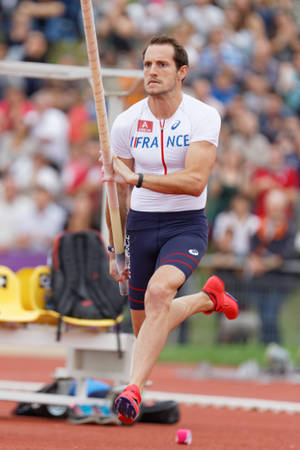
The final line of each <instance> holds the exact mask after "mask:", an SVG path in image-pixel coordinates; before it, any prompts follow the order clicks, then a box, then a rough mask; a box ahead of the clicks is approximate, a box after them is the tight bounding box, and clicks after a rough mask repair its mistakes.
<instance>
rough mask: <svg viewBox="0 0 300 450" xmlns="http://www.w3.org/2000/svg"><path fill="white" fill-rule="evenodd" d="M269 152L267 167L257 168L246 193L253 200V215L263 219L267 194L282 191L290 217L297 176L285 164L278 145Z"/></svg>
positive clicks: (295, 198)
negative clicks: (275, 190)
mask: <svg viewBox="0 0 300 450" xmlns="http://www.w3.org/2000/svg"><path fill="white" fill-rule="evenodd" d="M270 150H271V151H270V154H269V160H268V163H267V165H266V166H264V167H258V168H257V169H256V170H255V171H254V173H253V177H252V179H251V181H250V185H249V186H248V189H247V191H248V193H249V195H251V196H252V198H253V199H254V212H255V214H257V215H259V216H261V217H264V216H265V214H266V211H265V208H264V204H265V198H266V196H267V194H268V192H269V191H271V190H273V189H281V190H283V191H284V192H285V195H286V198H287V201H288V205H289V216H290V217H291V214H292V213H293V212H294V206H295V203H296V201H297V200H298V195H299V176H298V173H297V171H296V169H294V168H293V167H291V166H289V165H287V164H286V162H285V157H284V154H283V152H282V150H281V148H280V147H279V145H278V144H273V145H272V146H271V147H270Z"/></svg>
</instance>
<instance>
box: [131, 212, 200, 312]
mask: <svg viewBox="0 0 300 450" xmlns="http://www.w3.org/2000/svg"><path fill="white" fill-rule="evenodd" d="M207 242H208V223H207V219H206V215H205V212H204V210H203V209H201V210H193V211H179V212H144V211H134V210H132V209H131V210H130V211H129V214H128V218H127V225H126V252H127V256H128V258H129V259H128V262H129V269H130V277H129V295H128V296H129V302H130V307H131V309H137V310H143V309H144V296H145V291H146V289H147V285H148V282H149V280H150V278H151V276H152V275H153V273H154V272H155V270H156V269H157V268H158V267H160V266H163V265H164V264H171V265H172V266H176V267H178V269H180V270H181V271H182V272H183V273H184V275H185V278H186V280H187V278H188V277H189V276H190V275H191V274H192V273H193V271H194V270H195V269H196V268H197V266H198V264H199V261H200V259H201V258H202V256H203V255H204V253H205V251H206V248H207Z"/></svg>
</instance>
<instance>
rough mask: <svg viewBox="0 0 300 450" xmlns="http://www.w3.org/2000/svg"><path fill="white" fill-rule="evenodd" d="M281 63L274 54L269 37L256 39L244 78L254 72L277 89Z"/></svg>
mask: <svg viewBox="0 0 300 450" xmlns="http://www.w3.org/2000/svg"><path fill="white" fill-rule="evenodd" d="M278 71H279V63H278V61H277V60H276V59H275V58H274V57H273V56H272V47H271V44H270V42H269V41H268V40H267V39H260V40H257V41H255V45H254V48H253V54H252V58H249V60H248V61H247V64H246V66H245V71H244V77H243V78H244V80H245V81H247V79H248V77H249V76H250V75H251V74H253V75H257V76H260V77H262V78H263V79H265V81H266V82H267V83H268V84H269V86H270V88H272V89H275V87H276V83H277V79H278Z"/></svg>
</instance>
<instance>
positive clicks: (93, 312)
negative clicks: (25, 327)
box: [47, 230, 126, 330]
mask: <svg viewBox="0 0 300 450" xmlns="http://www.w3.org/2000/svg"><path fill="white" fill-rule="evenodd" d="M50 287H51V291H52V294H51V296H50V297H49V298H48V299H47V308H48V309H51V310H54V311H57V312H59V314H60V317H61V316H63V315H66V316H71V317H76V318H79V319H94V320H95V319H116V318H117V317H118V316H119V315H120V314H121V312H122V309H123V305H124V297H122V296H121V295H120V293H119V286H118V283H117V282H115V281H114V280H113V279H112V278H111V276H110V274H109V268H108V258H107V253H106V250H105V247H104V244H103V241H102V238H101V235H100V233H98V232H97V231H93V230H89V231H81V232H76V233H71V232H66V233H62V234H60V235H58V236H57V237H56V239H55V241H54V245H53V254H52V267H51V279H50ZM125 300H126V298H125ZM60 322H61V321H60ZM59 330H60V326H59Z"/></svg>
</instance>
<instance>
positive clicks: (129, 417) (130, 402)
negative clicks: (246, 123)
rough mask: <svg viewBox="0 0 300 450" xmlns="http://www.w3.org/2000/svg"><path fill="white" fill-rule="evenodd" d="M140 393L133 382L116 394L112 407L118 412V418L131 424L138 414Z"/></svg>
mask: <svg viewBox="0 0 300 450" xmlns="http://www.w3.org/2000/svg"><path fill="white" fill-rule="evenodd" d="M141 401H142V399H141V394H140V390H139V388H138V387H137V386H136V385H135V384H130V385H129V386H127V387H126V388H125V389H124V391H123V392H122V393H121V394H120V395H118V397H117V398H116V400H115V404H114V409H115V411H116V412H117V413H118V419H119V420H120V421H121V422H123V423H126V424H132V423H133V422H134V421H135V419H136V418H137V416H138V414H139V410H140V408H139V406H140V403H141Z"/></svg>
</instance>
